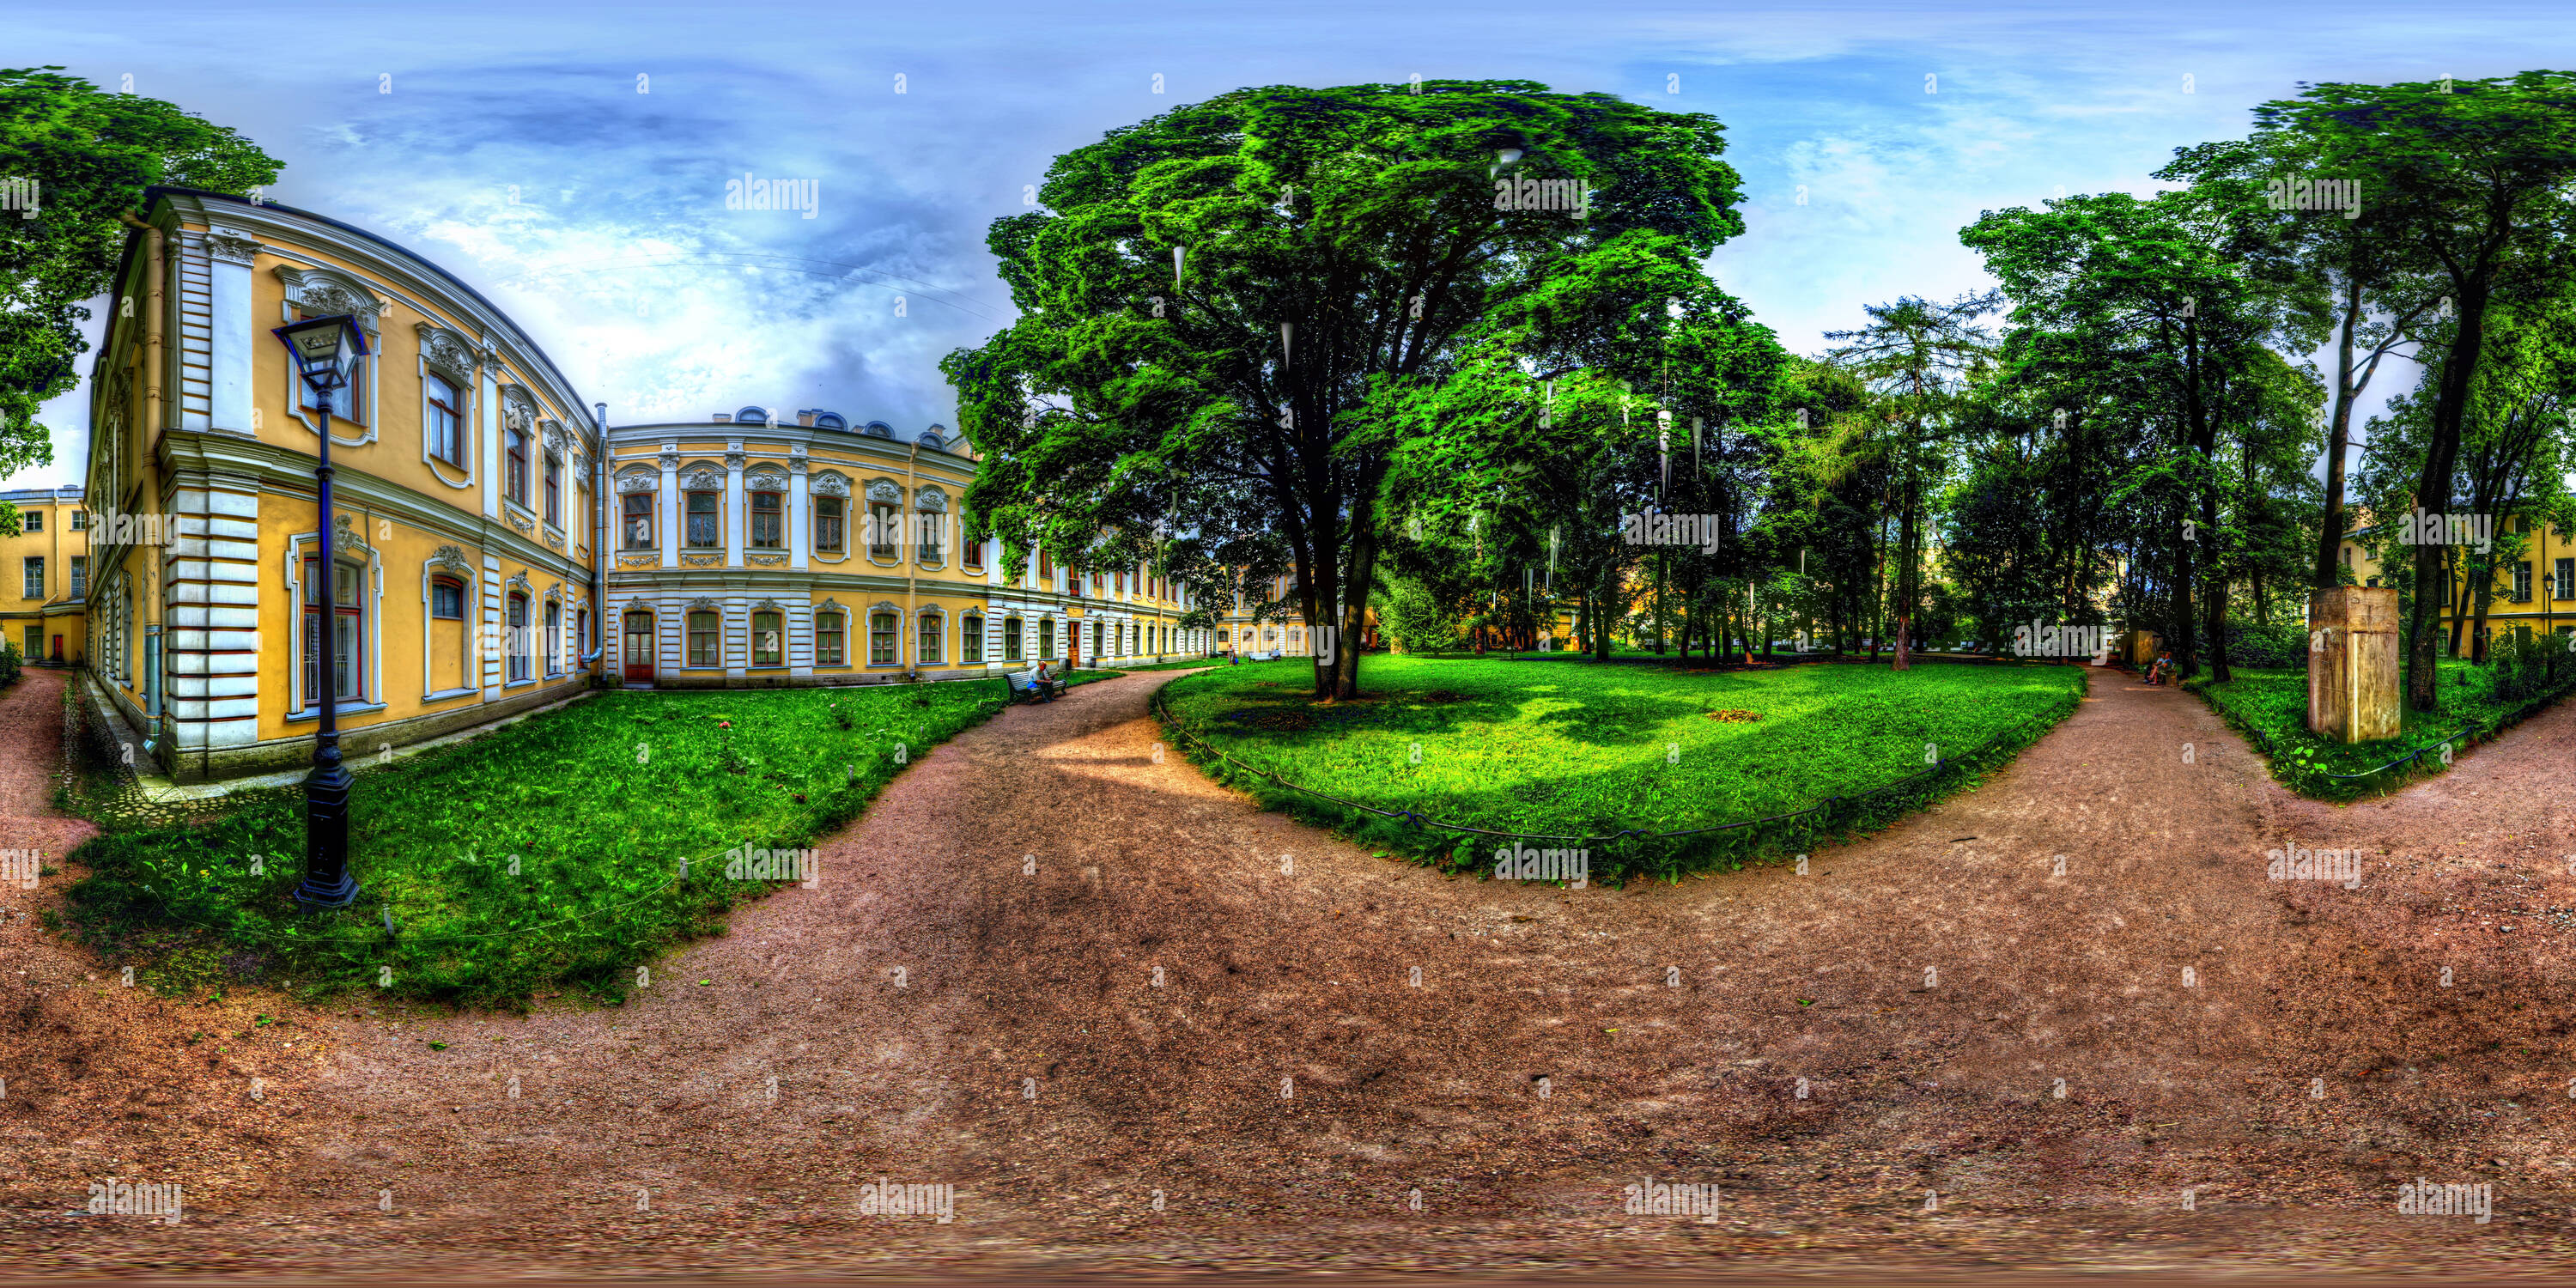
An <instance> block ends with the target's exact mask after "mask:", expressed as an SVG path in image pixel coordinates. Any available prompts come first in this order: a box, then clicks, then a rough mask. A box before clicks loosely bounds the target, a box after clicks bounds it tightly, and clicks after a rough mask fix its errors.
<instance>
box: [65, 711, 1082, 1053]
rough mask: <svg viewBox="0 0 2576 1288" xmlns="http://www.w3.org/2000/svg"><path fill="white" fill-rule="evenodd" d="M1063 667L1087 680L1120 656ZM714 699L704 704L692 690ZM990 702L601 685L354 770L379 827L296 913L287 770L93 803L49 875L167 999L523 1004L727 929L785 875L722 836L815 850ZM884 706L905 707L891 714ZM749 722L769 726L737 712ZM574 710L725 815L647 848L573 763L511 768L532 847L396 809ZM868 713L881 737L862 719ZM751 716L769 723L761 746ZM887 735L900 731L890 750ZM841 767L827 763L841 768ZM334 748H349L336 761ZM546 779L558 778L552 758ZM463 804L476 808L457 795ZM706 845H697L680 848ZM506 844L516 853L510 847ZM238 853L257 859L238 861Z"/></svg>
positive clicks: (431, 795)
mask: <svg viewBox="0 0 2576 1288" xmlns="http://www.w3.org/2000/svg"><path fill="white" fill-rule="evenodd" d="M1070 678H1071V682H1072V683H1076V684H1087V683H1092V682H1095V681H1099V680H1106V679H1113V678H1115V673H1114V672H1102V671H1088V672H1076V673H1075V674H1074V676H1072V677H1070ZM603 699H604V700H605V701H603ZM772 699H778V701H772ZM898 703H904V704H906V705H905V706H901V707H898V706H897V705H896V704H898ZM719 704H721V706H722V709H720V710H710V709H709V708H715V707H718V706H719ZM1007 706H1008V698H1007V689H1006V687H1005V686H1004V683H1003V681H1001V680H1000V679H998V678H985V679H978V680H971V681H963V682H934V683H932V684H924V685H918V686H915V685H882V686H880V685H866V686H846V687H842V686H831V687H803V688H797V689H782V690H749V689H710V690H675V691H667V692H662V691H657V692H652V693H631V694H621V693H619V692H618V691H615V690H610V691H608V692H606V693H602V694H600V695H597V696H596V697H594V698H593V699H592V700H590V701H585V702H581V703H576V704H572V705H570V706H566V707H563V708H558V709H556V710H553V711H547V712H543V713H540V714H538V715H536V716H534V717H531V718H530V719H528V720H525V721H522V722H520V723H518V724H516V725H512V726H509V727H506V728H500V729H496V730H494V731H493V732H492V733H491V734H489V735H487V736H486V737H483V738H478V739H474V740H471V741H467V742H463V743H458V744H455V745H453V746H449V747H443V748H439V749H437V750H435V751H431V752H425V753H422V754H421V755H419V756H416V757H412V758H409V759H406V760H400V761H396V762H394V763H393V764H391V765H388V766H385V767H383V768H381V769H378V768H374V767H367V768H366V769H365V771H364V772H362V773H360V774H359V775H358V787H357V789H356V790H355V791H353V793H352V813H353V820H352V821H353V822H358V821H359V820H360V819H362V818H365V817H368V816H369V815H373V816H374V817H375V818H376V819H378V820H379V821H380V822H382V828H381V829H380V830H379V831H378V832H376V833H375V834H373V835H366V834H361V835H353V837H352V838H351V839H352V845H351V849H352V855H351V864H352V866H353V867H354V868H355V869H356V871H357V875H358V877H359V880H360V882H361V883H362V888H361V890H360V894H359V899H358V902H357V903H356V904H354V905H352V906H351V907H350V908H349V909H346V910H341V911H334V912H325V913H318V914H306V913H303V912H300V911H299V910H297V909H295V908H294V906H293V905H292V903H291V902H290V901H289V895H290V892H291V891H292V889H293V888H294V886H295V884H296V883H297V881H299V880H300V878H301V875H302V867H303V842H304V831H303V819H302V798H303V790H302V787H301V786H300V785H290V786H286V787H278V788H263V789H259V790H256V791H251V792H244V793H240V794H239V795H237V796H235V797H232V798H227V802H226V803H227V805H228V808H224V809H222V810H220V811H219V812H208V813H205V814H201V815H198V816H195V817H192V818H189V819H186V820H185V821H181V822H176V823H167V824H148V825H142V826H136V825H131V824H126V825H116V824H115V823H114V822H113V821H111V824H110V826H109V827H108V828H106V829H105V830H102V831H101V833H100V834H99V835H98V836H97V837H94V838H92V839H91V840H90V841H89V842H88V843H86V844H84V845H83V846H82V847H81V848H80V849H79V850H78V851H75V852H74V853H73V854H72V855H71V856H70V858H71V860H72V861H74V862H78V863H81V864H84V865H85V866H87V867H88V868H89V869H90V872H89V875H88V876H87V877H85V878H83V879H82V880H81V881H79V882H77V883H75V884H74V885H73V886H72V887H71V889H70V890H69V891H67V899H68V904H67V910H68V911H69V913H70V914H71V921H72V926H71V930H72V931H73V933H74V934H75V935H76V936H77V937H78V938H79V939H80V941H81V942H83V943H84V944H86V945H88V946H89V947H91V948H93V949H94V950H96V951H98V952H99V953H100V954H101V956H102V957H103V958H105V959H107V960H108V961H110V962H113V963H115V964H117V965H120V966H121V965H129V964H130V965H133V966H134V967H135V968H136V969H135V977H136V981H135V982H136V983H137V984H138V985H142V986H146V987H151V988H153V989H155V991H158V992H161V993H163V994H165V995H173V996H177V995H190V994H198V993H205V992H213V993H216V994H220V992H221V991H222V989H223V988H224V987H225V986H226V984H227V983H229V982H233V981H240V982H258V983H268V984H279V983H285V984H291V985H292V987H291V991H292V992H294V993H295V994H296V995H298V996H299V997H302V998H304V999H305V1000H308V1001H319V1000H321V999H323V998H325V997H327V996H330V995H333V994H336V993H340V992H344V991H351V990H357V991H365V992H367V993H370V994H371V995H376V996H388V997H390V996H395V995H400V996H402V997H405V998H409V999H424V1000H434V1001H442V1002H448V1003H454V1004H462V1005H469V1006H503V1007H518V1006H523V1005H525V1004H526V1002H527V1001H528V1000H529V999H530V998H531V997H533V996H534V995H536V994H537V993H538V992H540V991H541V990H559V989H561V988H564V987H574V988H578V989H580V990H582V991H584V992H587V993H589V994H590V995H592V996H593V997H595V998H598V999H599V1000H602V1001H606V1002H609V1003H612V1004H614V1003H617V1002H620V1001H622V1000H623V999H624V997H625V996H626V993H627V992H628V990H629V988H630V987H631V986H632V985H633V984H634V983H636V982H638V981H637V977H636V974H635V971H636V968H637V967H639V966H642V965H644V964H646V963H649V962H652V961H654V960H656V959H658V958H660V957H661V956H663V955H664V954H665V953H667V952H668V951H669V950H671V949H672V948H674V947H676V946H678V945H680V944H683V943H686V942H688V941H690V940H693V939H699V938H704V937H707V936H711V935H718V934H721V933H723V930H724V915H725V914H726V913H727V912H728V911H729V910H730V909H731V908H732V907H733V905H734V904H735V903H737V902H739V901H740V900H743V899H747V898H758V897H761V896H764V895H766V894H768V893H770V892H771V891H773V890H775V889H778V888H779V887H780V886H782V885H784V884H787V883H788V882H789V881H791V880H792V876H791V875H789V874H785V873H781V874H779V875H775V876H767V877H764V876H760V875H758V874H756V873H753V874H749V875H745V876H742V877H734V876H729V875H728V873H727V872H726V858H727V850H728V843H729V844H730V846H731V847H732V848H738V849H741V850H745V851H748V850H749V849H750V848H751V847H753V846H762V847H776V849H777V850H779V851H792V850H796V849H804V848H809V847H812V846H815V845H816V844H818V843H819V842H820V841H822V840H823V839H825V838H826V837H828V836H830V835H832V834H834V833H836V832H838V831H839V830H841V829H842V828H844V827H847V826H848V825H849V824H850V823H851V822H852V821H854V820H856V819H857V818H859V817H860V816H861V815H862V814H863V813H864V812H865V810H866V807H867V806H868V804H869V803H870V802H872V801H874V800H875V799H876V797H877V796H878V794H879V793H881V792H882V791H883V790H884V789H885V787H886V786H887V785H888V784H890V783H891V782H892V781H893V779H894V778H895V776H896V775H898V774H899V773H901V772H902V771H903V769H904V768H906V767H908V766H909V764H910V763H911V761H912V759H913V758H914V757H915V756H916V755H918V754H921V753H926V752H928V751H929V750H930V749H931V748H934V747H936V746H938V745H940V744H941V743H944V742H946V741H948V740H949V739H951V738H954V737H956V736H957V735H958V734H960V733H963V732H965V731H966V730H968V729H971V728H973V727H975V726H976V725H979V724H982V723H983V722H984V721H986V720H989V719H991V718H993V717H994V716H995V715H998V714H1000V713H1001V712H1002V711H1003V710H1004V709H1005V708H1006V707H1007ZM896 712H900V713H902V714H905V715H906V716H908V717H909V720H910V721H911V723H909V724H898V723H897V722H896V721H895V720H893V719H891V718H889V717H890V715H891V714H893V713H896ZM719 720H723V721H728V722H729V723H725V724H721V725H719V724H717V723H716V722H717V721H719ZM764 720H766V721H768V722H769V723H771V724H773V725H774V728H773V729H770V730H760V729H757V728H755V727H754V726H756V725H757V724H759V723H762V722H763V721H764ZM576 723H581V724H588V725H592V726H600V727H593V728H590V729H587V730H584V731H583V732H587V733H590V734H594V735H596V734H599V733H601V732H602V731H603V729H602V728H601V727H605V728H606V729H607V730H609V731H613V732H614V733H615V736H614V737H612V738H609V739H607V740H606V742H607V745H609V746H610V747H611V748H612V750H613V751H614V752H615V754H616V755H617V756H619V757H622V756H624V754H625V750H624V742H623V740H624V739H626V738H634V737H638V736H642V737H646V738H651V739H654V740H656V742H657V745H656V746H655V747H654V748H653V750H652V753H651V754H652V756H653V757H655V758H658V759H660V760H661V761H663V762H664V765H665V766H666V768H667V767H668V766H670V765H680V764H685V765H687V766H688V769H687V770H685V771H682V772H683V773H684V774H687V775H690V776H691V777H689V778H688V781H693V782H703V783H704V784H706V790H705V791H703V792H701V793H698V794H696V795H693V796H690V797H688V798H687V799H686V801H685V802H683V803H681V804H680V805H678V806H675V807H674V808H677V809H680V810H681V811H683V813H698V814H704V813H708V812H710V811H715V812H721V811H722V810H723V809H725V808H727V807H731V808H734V809H736V810H739V811H741V812H739V813H735V814H729V815H724V816H722V817H708V818H706V819H705V822H704V826H703V827H701V828H699V829H698V830H699V831H701V832H705V833H707V834H708V835H706V836H704V837H700V838H697V840H696V844H695V845H692V844H691V839H690V838H686V837H682V838H680V839H678V840H677V841H676V842H674V843H671V844H663V843H661V842H660V841H659V839H658V838H655V837H649V836H638V835H635V834H634V833H635V832H636V830H637V828H636V827H635V826H634V825H633V822H632V817H631V816H630V815H628V814H626V813H624V812H619V811H614V810H611V809H610V808H608V807H607V805H606V804H605V803H604V802H603V801H602V800H601V799H599V797H598V796H597V795H596V794H594V793H592V792H587V791H585V790H583V788H584V786H585V784H584V783H582V782H580V781H569V782H549V781H545V779H546V778H548V777H549V776H548V775H545V774H542V773H528V774H520V775H517V777H518V778H522V779H527V780H531V790H533V791H537V792H543V793H552V794H553V795H554V796H555V797H557V798H558V799H557V800H556V802H555V803H554V804H553V805H552V806H549V807H547V808H549V809H551V810H553V811H555V812H553V813H551V814H550V815H549V817H548V819H547V820H546V821H545V826H546V827H547V828H550V829H551V828H562V829H565V830H567V831H569V832H571V833H573V835H572V836H571V837H569V838H567V839H566V840H564V841H562V842H561V843H559V844H552V843H547V842H543V841H540V842H534V843H532V842H531V841H530V840H528V839H522V838H525V837H526V833H525V832H524V830H523V831H522V833H521V838H507V837H504V836H498V835H493V834H492V833H493V832H499V831H501V830H502V829H501V828H500V827H499V826H498V825H494V826H493V828H492V830H491V832H485V831H480V830H477V831H472V832H470V833H469V834H468V838H467V839H460V838H459V837H458V836H457V835H456V833H455V831H454V830H453V828H452V827H450V828H449V830H448V831H446V832H444V833H442V832H441V831H440V830H439V829H440V827H441V826H442V824H439V823H420V824H415V823H414V821H413V820H414V817H415V816H416V815H420V814H430V813H441V812H448V811H453V810H455V809H457V808H458V804H457V802H455V801H454V800H452V799H448V798H449V797H452V796H454V795H455V794H456V793H455V792H454V790H453V787H454V785H455V784H459V783H473V782H475V781H477V776H478V775H481V776H484V777H486V778H488V777H489V776H490V775H493V774H496V773H500V774H504V775H505V776H507V775H508V771H509V770H510V769H511V768H512V767H514V766H518V767H530V766H533V767H534V768H535V769H537V770H543V769H544V766H543V765H538V764H536V762H537V761H539V760H541V759H543V758H545V757H548V756H554V755H560V754H564V753H563V752H562V751H561V748H562V747H563V746H564V744H565V742H566V740H567V739H568V738H570V737H571V736H573V734H574V725H575V724H576ZM881 723H882V724H889V725H896V727H897V729H898V730H899V731H900V733H896V734H889V731H888V730H886V729H882V728H872V727H870V726H874V725H878V724H881ZM657 724H658V725H660V726H661V727H659V728H656V729H652V730H649V731H648V730H645V729H644V728H643V727H644V726H647V725H657ZM735 724H740V725H743V726H744V728H742V729H740V730H736V729H735V728H734V727H733V726H734V725H735ZM836 725H837V733H835V732H834V729H835V726H836ZM755 734H766V735H767V736H769V737H770V738H772V739H773V742H772V743H770V744H768V745H764V744H762V743H761V742H759V741H758V740H757V739H756V738H754V737H753V736H752V735H755ZM881 734H883V735H888V736H887V737H885V738H879V737H877V735H881ZM904 735H909V736H908V737H907V736H904ZM550 736H551V738H552V741H549V739H550ZM800 739H805V740H808V745H806V746H805V748H804V750H805V753H806V754H805V756H804V757H803V759H804V760H805V761H807V762H811V763H796V762H794V761H790V760H786V759H783V758H780V757H779V756H778V754H777V748H778V747H779V746H781V745H785V746H789V747H794V746H796V745H797V744H798V741H799V740H800ZM592 741H593V742H597V741H600V740H598V739H593V740H592ZM894 741H902V742H904V743H905V744H906V745H905V747H904V749H903V750H902V752H901V753H900V754H899V758H898V754H897V753H896V752H895V751H894V748H893V747H892V746H891V745H890V744H891V743H892V742H894ZM738 744H739V745H738ZM566 763H569V762H566ZM639 763H641V762H639ZM845 764H846V765H847V766H848V769H847V772H846V775H845V774H844V773H843V772H840V768H839V767H841V766H843V765H845ZM352 767H353V769H354V768H358V766H357V765H356V764H355V762H354V761H353V764H352ZM583 769H584V771H588V772H596V769H597V766H595V765H588V766H584V767H583ZM862 770H864V772H862ZM728 771H729V772H728ZM551 777H552V778H555V779H563V778H570V777H574V775H573V774H572V773H569V772H566V771H561V770H558V771H556V772H555V773H554V774H552V775H551ZM370 788H373V789H375V790H376V791H378V792H383V793H408V795H402V796H392V795H387V796H380V797H379V798H378V800H376V801H373V802H362V801H361V800H360V799H359V796H360V794H362V793H366V792H368V791H369V790H370ZM800 789H801V790H800ZM764 791H765V792H766V794H767V796H769V797H772V798H775V799H771V800H769V801H768V804H769V806H770V811H769V813H768V814H767V815H766V816H763V815H761V814H758V813H755V812H753V811H754V810H756V809H757V806H752V805H746V804H745V802H747V801H749V800H751V798H752V797H753V796H755V795H758V794H760V793H763V792H764ZM791 796H792V800H793V805H792V806H789V805H788V804H787V803H786V802H787V801H788V800H789V798H790V797H791ZM74 803H75V804H76V805H77V804H79V803H80V802H79V801H78V799H77V798H75V801H74ZM464 805H465V807H467V808H474V807H476V803H475V802H474V801H472V800H471V799H468V800H466V801H465V802H464ZM668 812H669V811H668V810H666V811H665V813H666V814H667V813H668ZM646 816H647V817H648V818H649V817H650V811H647V812H646ZM662 821H663V822H665V823H667V822H669V821H670V820H669V819H664V820H662ZM475 826H476V827H477V828H480V827H481V826H482V824H481V823H480V822H479V820H476V821H475ZM585 829H586V830H585ZM719 837H720V838H722V839H716V838H719ZM472 839H482V840H484V841H485V842H486V844H484V845H482V846H480V847H479V848H480V849H481V850H483V851H485V852H487V853H488V857H479V858H478V857H476V854H475V850H476V848H478V847H475V846H473V845H472V844H471V840H472ZM551 839H552V838H551V837H549V838H548V841H551ZM710 841H712V846H711V852H709V853H685V854H684V853H683V851H685V850H688V849H692V848H702V847H708V843H709V842H710ZM371 844H373V845H375V846H376V847H377V852H376V853H374V854H372V855H371V854H370V853H368V851H367V849H366V848H363V847H367V846H369V845H371ZM460 850H462V851H464V853H463V854H462V855H461V856H460V855H459V854H457V853H456V851H460ZM520 850H524V851H525V862H524V863H522V862H521V857H522V856H521V854H519V853H516V852H513V851H520ZM245 855H255V856H261V857H262V858H264V860H265V861H256V860H255V861H251V862H247V863H246V862H244V856H245ZM505 856H506V857H505ZM684 859H685V862H683V860H684ZM666 870H667V877H665V876H664V875H662V874H663V873H664V872H665V871H666Z"/></svg>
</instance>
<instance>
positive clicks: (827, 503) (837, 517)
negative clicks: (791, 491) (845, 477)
mask: <svg viewBox="0 0 2576 1288" xmlns="http://www.w3.org/2000/svg"><path fill="white" fill-rule="evenodd" d="M844 504H846V503H845V502H843V501H842V500H841V498H839V497H837V496H827V497H820V498H817V499H816V500H815V502H814V551H815V553H817V554H826V555H837V554H839V553H841V507H842V506H843V505H844Z"/></svg>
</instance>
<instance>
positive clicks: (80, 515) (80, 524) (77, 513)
mask: <svg viewBox="0 0 2576 1288" xmlns="http://www.w3.org/2000/svg"><path fill="white" fill-rule="evenodd" d="M72 531H74V532H87V531H89V511H87V510H74V511H72Z"/></svg>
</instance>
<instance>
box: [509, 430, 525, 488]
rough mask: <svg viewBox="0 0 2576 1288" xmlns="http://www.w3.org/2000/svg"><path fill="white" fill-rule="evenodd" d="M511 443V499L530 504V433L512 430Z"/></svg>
mask: <svg viewBox="0 0 2576 1288" xmlns="http://www.w3.org/2000/svg"><path fill="white" fill-rule="evenodd" d="M509 443H510V468H509V473H508V475H507V478H508V480H509V485H510V499H511V500H513V501H516V502H518V503H519V504H521V505H526V504H527V503H528V431H526V430H524V429H514V430H511V431H510V434H509Z"/></svg>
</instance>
